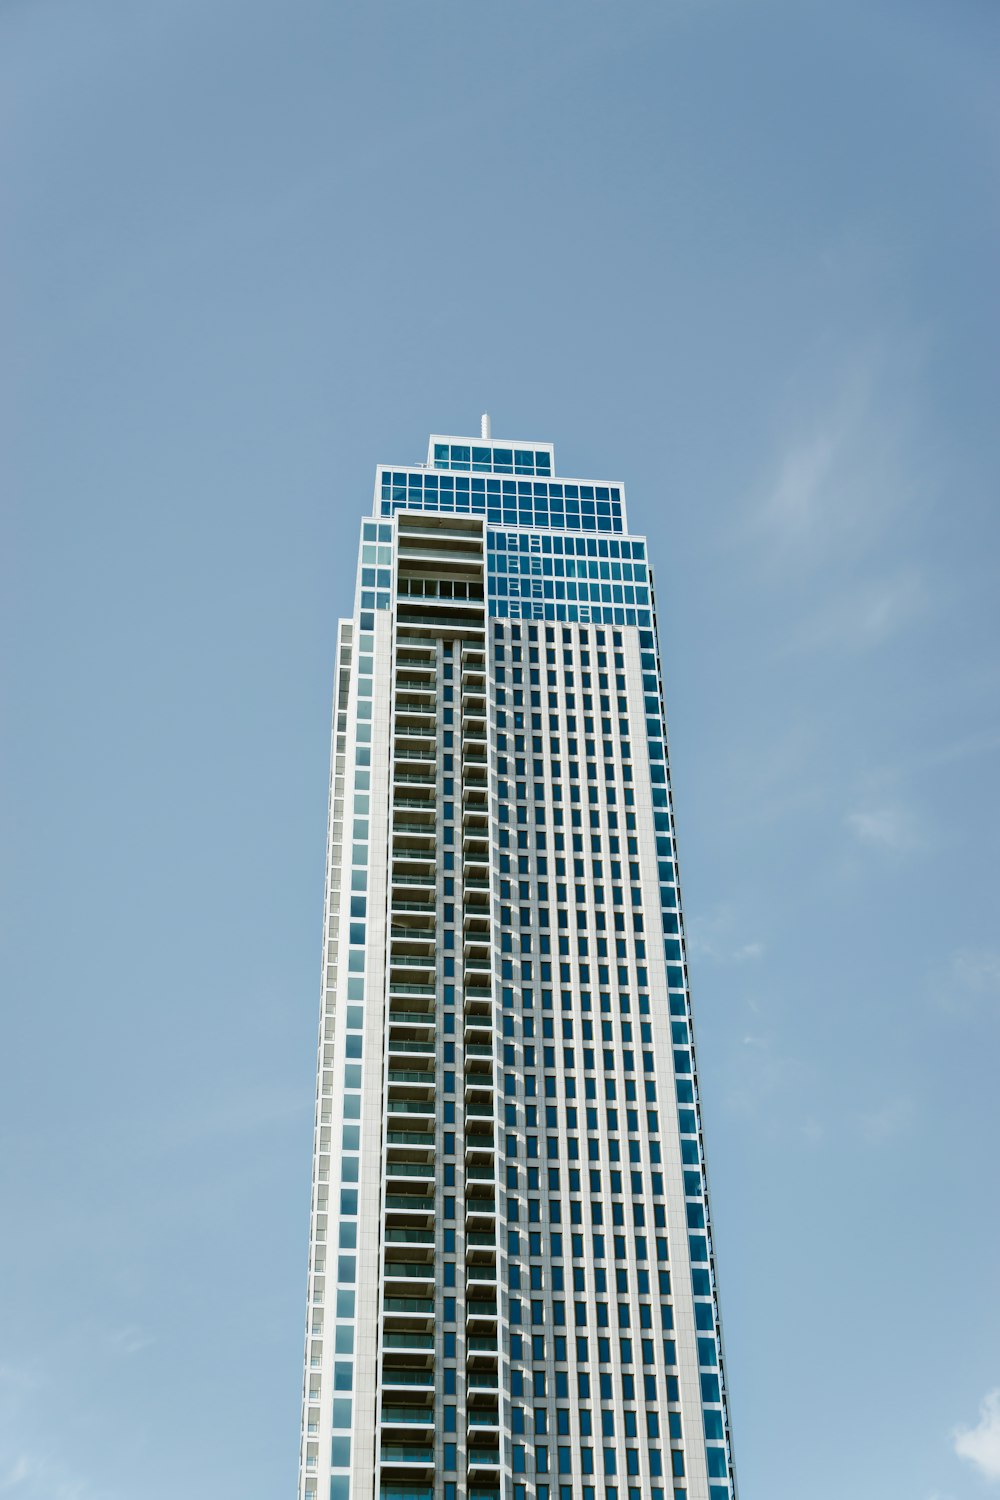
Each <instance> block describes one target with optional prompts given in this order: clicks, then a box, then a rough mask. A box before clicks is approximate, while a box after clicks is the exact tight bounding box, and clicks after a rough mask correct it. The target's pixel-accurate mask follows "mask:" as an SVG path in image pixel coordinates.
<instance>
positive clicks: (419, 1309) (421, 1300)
mask: <svg viewBox="0 0 1000 1500" xmlns="http://www.w3.org/2000/svg"><path fill="white" fill-rule="evenodd" d="M382 1308H383V1310H384V1312H385V1313H386V1314H388V1315H390V1316H391V1315H392V1314H393V1313H419V1314H420V1316H421V1317H422V1318H433V1316H434V1298H433V1297H383V1299H382ZM495 1311H496V1310H495V1309H494V1314H495Z"/></svg>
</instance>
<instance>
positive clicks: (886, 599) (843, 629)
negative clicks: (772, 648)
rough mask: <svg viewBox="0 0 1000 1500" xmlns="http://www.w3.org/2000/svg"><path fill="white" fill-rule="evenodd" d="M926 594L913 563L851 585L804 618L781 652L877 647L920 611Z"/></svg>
mask: <svg viewBox="0 0 1000 1500" xmlns="http://www.w3.org/2000/svg"><path fill="white" fill-rule="evenodd" d="M929 605H930V593H929V590H928V588H927V586H926V584H925V582H924V580H923V578H922V577H921V575H920V573H919V572H918V571H917V570H916V569H915V568H908V569H904V570H903V571H902V572H898V573H895V574H893V575H891V576H889V577H884V578H878V579H875V580H873V581H871V582H868V583H864V584H860V585H856V586H852V587H851V588H850V589H848V590H846V591H845V592H844V593H843V594H841V595H840V596H839V597H836V598H834V599H831V600H830V601H829V602H828V603H827V604H826V605H824V606H823V607H821V608H820V609H819V610H817V612H816V613H815V614H814V615H812V617H811V618H809V619H807V620H805V621H804V623H803V624H802V625H801V626H799V627H798V628H797V629H796V630H795V631H793V632H792V634H791V635H790V636H789V639H788V641H787V643H786V647H785V650H786V652H801V651H816V650H827V649H830V648H836V649H838V650H843V649H847V650H851V651H865V650H869V649H870V648H872V647H875V646H880V645H881V644H882V643H883V642H884V641H886V640H888V639H889V638H890V637H891V636H893V635H896V634H898V632H899V631H901V630H904V629H905V628H906V627H907V626H908V625H909V624H911V623H912V621H914V620H916V619H917V618H919V616H921V615H922V614H924V613H926V611H927V609H928V608H929Z"/></svg>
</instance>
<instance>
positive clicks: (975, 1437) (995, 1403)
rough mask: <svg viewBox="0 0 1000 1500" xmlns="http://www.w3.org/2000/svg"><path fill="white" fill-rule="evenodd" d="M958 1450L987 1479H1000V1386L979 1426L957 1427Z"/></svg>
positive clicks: (988, 1400)
mask: <svg viewBox="0 0 1000 1500" xmlns="http://www.w3.org/2000/svg"><path fill="white" fill-rule="evenodd" d="M954 1441H955V1452H956V1453H957V1454H958V1456H959V1458H967V1459H968V1460H969V1462H970V1463H972V1464H975V1466H976V1468H977V1469H978V1470H979V1472H980V1474H982V1475H983V1477H984V1478H985V1479H1000V1390H995V1391H990V1392H989V1393H988V1394H987V1395H986V1396H985V1397H984V1398H983V1401H982V1404H981V1405H980V1408H979V1421H978V1423H977V1424H976V1426H975V1427H957V1428H956V1429H955V1432H954Z"/></svg>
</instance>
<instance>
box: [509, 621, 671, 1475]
mask: <svg viewBox="0 0 1000 1500" xmlns="http://www.w3.org/2000/svg"><path fill="white" fill-rule="evenodd" d="M592 635H593V639H591V636H590V634H589V633H588V632H587V631H585V630H579V631H578V630H568V629H567V630H560V631H559V632H556V630H554V629H553V628H552V627H549V628H548V629H544V628H543V629H542V630H539V629H538V628H537V627H527V628H525V629H524V631H523V639H522V629H521V627H519V626H516V625H515V626H511V627H504V626H501V625H494V627H493V636H492V644H493V658H492V686H493V694H492V697H493V705H494V713H495V725H496V749H497V759H496V772H497V782H496V811H497V845H498V849H499V851H500V852H499V873H500V881H499V904H498V909H497V912H496V917H497V919H498V921H497V924H496V925H497V931H496V938H497V943H498V947H499V951H500V964H501V996H502V1021H501V1027H502V1038H503V1040H502V1043H501V1045H502V1048H503V1051H502V1057H501V1059H500V1061H501V1062H502V1072H501V1074H500V1077H501V1085H500V1086H501V1092H502V1096H503V1110H504V1119H503V1132H504V1133H503V1154H502V1162H503V1169H502V1170H503V1177H502V1187H503V1188H504V1189H505V1192H506V1197H505V1199H504V1201H503V1213H504V1233H505V1242H504V1245H503V1250H504V1251H505V1257H504V1263H505V1270H506V1277H505V1293H506V1297H507V1319H508V1326H509V1354H510V1388H511V1401H512V1433H513V1453H512V1462H513V1468H514V1472H515V1474H518V1473H523V1474H533V1475H535V1476H538V1475H542V1474H548V1473H556V1472H558V1473H560V1474H566V1475H569V1474H575V1475H579V1476H581V1477H583V1478H586V1477H588V1476H599V1477H600V1478H601V1480H602V1483H603V1482H604V1481H606V1480H607V1478H608V1477H609V1476H616V1475H618V1474H619V1473H620V1474H621V1475H622V1476H628V1475H635V1476H641V1477H643V1478H644V1479H646V1480H647V1481H648V1485H649V1488H648V1489H647V1490H646V1493H647V1494H649V1495H650V1496H651V1497H653V1500H657V1492H658V1491H659V1494H660V1495H661V1496H662V1495H663V1493H664V1491H663V1489H662V1487H661V1485H660V1484H658V1483H657V1481H662V1480H663V1478H664V1476H670V1477H671V1478H672V1479H676V1478H679V1477H683V1472H684V1467H683V1466H684V1451H683V1446H682V1443H681V1433H680V1420H681V1419H680V1410H679V1407H678V1406H677V1402H678V1399H679V1392H678V1386H677V1375H676V1373H674V1372H675V1371H676V1366H677V1353H676V1345H675V1341H674V1338H673V1303H672V1297H671V1283H670V1275H671V1273H670V1267H669V1261H668V1233H667V1218H666V1207H665V1203H664V1182H663V1171H662V1159H661V1142H660V1136H659V1131H660V1120H659V1111H658V1101H657V1079H656V1076H655V1067H654V1060H653V1051H652V1029H651V1021H650V1019H649V1018H650V995H649V974H648V966H647V958H648V955H647V947H646V944H647V941H648V937H647V932H646V916H645V912H644V910H643V901H642V888H641V886H640V884H639V867H638V841H637V834H636V812H635V787H634V785H633V775H634V770H633V756H632V744H633V741H632V725H631V723H630V719H629V717H628V708H627V700H626V697H625V677H624V673H625V663H624V656H623V641H622V636H621V634H620V633H619V632H614V631H605V630H595V631H594V632H593V633H592ZM557 636H558V639H557ZM543 673H544V676H543V675H542V674H543ZM542 682H544V683H545V697H544V708H545V712H544V713H543V712H542V711H541V709H542V701H543V700H542ZM532 683H534V684H535V693H534V695H532V688H531V684H532ZM526 692H527V693H528V694H529V698H528V702H529V704H531V705H533V706H534V709H535V712H534V713H531V711H530V709H529V711H528V714H525V713H524V712H523V710H524V708H525V693H526ZM529 715H530V717H529ZM519 721H520V727H521V730H522V731H523V732H518V731H517V729H516V728H515V726H516V725H517V724H518V722H519ZM512 731H513V732H512ZM519 1398H523V1400H524V1401H525V1402H528V1401H530V1403H531V1404H530V1406H528V1405H522V1404H521V1400H520V1399H519ZM560 1401H564V1402H565V1403H566V1404H565V1405H560ZM543 1402H544V1403H545V1404H543ZM671 1403H673V1406H672V1405H671ZM560 1437H564V1438H565V1439H567V1441H566V1442H564V1443H560V1442H559V1441H558V1440H559V1438H560ZM664 1439H665V1440H666V1445H665V1443H664Z"/></svg>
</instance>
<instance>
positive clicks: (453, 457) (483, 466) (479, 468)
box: [434, 443, 552, 475]
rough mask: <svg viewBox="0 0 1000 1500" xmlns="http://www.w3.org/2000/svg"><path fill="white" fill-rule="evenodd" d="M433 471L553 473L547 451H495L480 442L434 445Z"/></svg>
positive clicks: (518, 449)
mask: <svg viewBox="0 0 1000 1500" xmlns="http://www.w3.org/2000/svg"><path fill="white" fill-rule="evenodd" d="M434 467H435V469H457V470H459V471H462V470H466V471H468V470H470V469H471V471H472V473H473V474H538V475H548V474H551V473H552V455H551V452H550V451H549V449H548V448H508V447H502V448H494V447H493V446H491V445H489V444H480V443H435V444H434Z"/></svg>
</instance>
